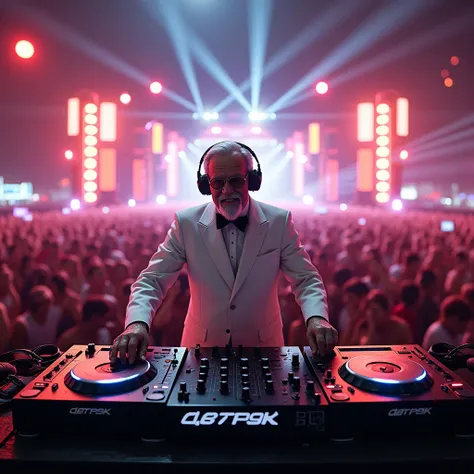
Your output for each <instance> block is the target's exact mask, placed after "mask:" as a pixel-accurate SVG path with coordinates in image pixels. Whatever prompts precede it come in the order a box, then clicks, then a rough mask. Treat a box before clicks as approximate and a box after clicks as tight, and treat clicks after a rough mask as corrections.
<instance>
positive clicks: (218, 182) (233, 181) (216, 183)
mask: <svg viewBox="0 0 474 474" xmlns="http://www.w3.org/2000/svg"><path fill="white" fill-rule="evenodd" d="M245 181H247V176H245V177H243V176H232V177H231V178H227V179H226V178H214V179H211V180H210V181H209V184H210V185H211V188H213V189H215V190H217V191H219V190H221V189H222V188H223V187H224V186H225V184H226V183H229V184H230V185H231V186H232V187H233V188H234V189H240V188H241V187H242V186H244V184H245Z"/></svg>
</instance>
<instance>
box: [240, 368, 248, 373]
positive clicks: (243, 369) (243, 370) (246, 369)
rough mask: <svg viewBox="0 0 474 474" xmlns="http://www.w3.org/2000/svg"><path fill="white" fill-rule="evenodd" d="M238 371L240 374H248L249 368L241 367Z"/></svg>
mask: <svg viewBox="0 0 474 474" xmlns="http://www.w3.org/2000/svg"><path fill="white" fill-rule="evenodd" d="M240 373H241V374H248V373H249V368H248V367H242V368H241V369H240Z"/></svg>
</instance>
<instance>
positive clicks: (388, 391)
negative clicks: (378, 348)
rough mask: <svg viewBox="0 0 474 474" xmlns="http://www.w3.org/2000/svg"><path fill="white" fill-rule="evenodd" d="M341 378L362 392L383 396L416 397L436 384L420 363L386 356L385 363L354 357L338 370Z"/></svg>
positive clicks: (369, 358) (367, 357) (380, 360)
mask: <svg viewBox="0 0 474 474" xmlns="http://www.w3.org/2000/svg"><path fill="white" fill-rule="evenodd" d="M339 375H340V376H341V377H342V378H343V379H344V380H345V381H346V382H347V383H349V384H351V385H353V386H355V387H358V388H360V389H361V390H364V391H366V392H372V393H379V394H382V395H415V394H419V393H423V392H426V391H427V390H428V389H429V388H431V386H432V385H433V380H432V379H431V378H430V376H429V375H428V373H427V372H426V370H425V369H424V368H423V367H422V366H421V365H420V364H418V363H417V362H415V361H413V360H400V359H399V358H395V357H393V358H392V357H386V356H385V357H383V359H376V358H375V357H373V356H358V357H354V358H353V359H350V360H348V361H347V362H345V363H344V364H343V365H342V366H341V367H340V368H339Z"/></svg>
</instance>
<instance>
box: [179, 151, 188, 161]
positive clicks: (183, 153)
mask: <svg viewBox="0 0 474 474" xmlns="http://www.w3.org/2000/svg"><path fill="white" fill-rule="evenodd" d="M178 156H179V157H180V158H181V159H182V160H184V159H185V158H186V152H185V151H183V150H181V151H180V152H179V153H178Z"/></svg>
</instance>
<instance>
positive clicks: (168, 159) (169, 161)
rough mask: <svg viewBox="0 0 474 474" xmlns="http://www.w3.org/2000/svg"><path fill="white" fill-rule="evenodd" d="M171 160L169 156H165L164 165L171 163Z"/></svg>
mask: <svg viewBox="0 0 474 474" xmlns="http://www.w3.org/2000/svg"><path fill="white" fill-rule="evenodd" d="M172 159H173V157H172V156H171V155H165V161H166V163H171V160H172Z"/></svg>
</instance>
